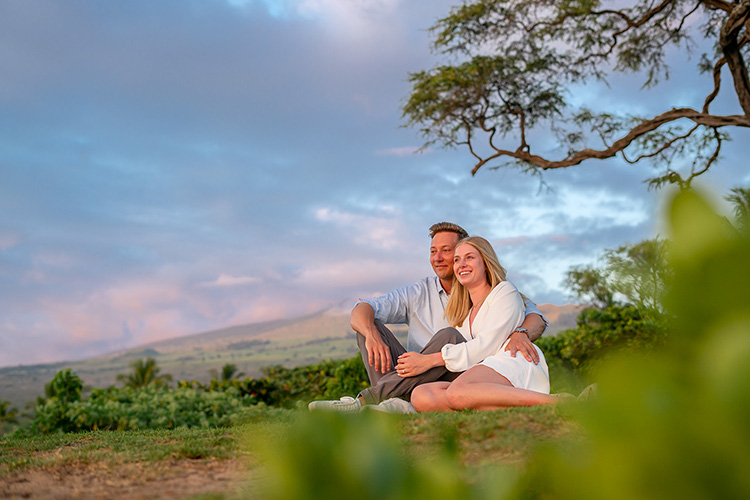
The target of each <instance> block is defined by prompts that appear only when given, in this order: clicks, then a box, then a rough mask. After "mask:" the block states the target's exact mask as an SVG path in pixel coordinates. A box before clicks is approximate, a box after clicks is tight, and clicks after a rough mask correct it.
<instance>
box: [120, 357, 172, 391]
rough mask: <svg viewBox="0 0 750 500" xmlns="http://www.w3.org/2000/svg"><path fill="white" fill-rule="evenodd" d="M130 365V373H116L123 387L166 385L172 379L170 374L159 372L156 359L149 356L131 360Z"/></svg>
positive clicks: (136, 387) (135, 387)
mask: <svg viewBox="0 0 750 500" xmlns="http://www.w3.org/2000/svg"><path fill="white" fill-rule="evenodd" d="M130 367H131V368H132V369H133V371H132V373H128V374H123V373H121V374H119V375H117V380H118V381H119V382H122V383H123V385H124V386H125V387H132V388H133V389H138V388H140V387H146V386H148V385H149V384H153V385H154V386H156V387H166V386H167V385H169V382H171V381H172V375H169V374H162V375H160V374H159V372H160V371H161V368H159V366H158V364H157V363H156V360H155V359H154V358H152V357H150V356H149V357H147V358H146V359H145V360H143V359H137V360H135V361H133V362H132V363H130Z"/></svg>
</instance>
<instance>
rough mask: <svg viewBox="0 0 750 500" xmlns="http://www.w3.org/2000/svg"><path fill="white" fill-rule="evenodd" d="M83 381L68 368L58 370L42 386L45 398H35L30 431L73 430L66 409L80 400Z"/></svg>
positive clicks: (73, 426) (73, 427)
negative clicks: (35, 403)
mask: <svg viewBox="0 0 750 500" xmlns="http://www.w3.org/2000/svg"><path fill="white" fill-rule="evenodd" d="M82 393H83V381H82V380H81V378H80V377H79V376H78V375H76V374H75V373H73V372H72V371H71V370H70V368H67V369H65V370H60V371H59V372H58V373H57V374H56V375H55V376H54V377H53V378H52V380H51V381H50V382H48V383H47V384H46V385H45V387H44V394H45V396H46V397H45V398H37V405H36V408H35V409H34V418H33V420H32V422H31V431H32V432H42V433H44V432H53V431H60V432H70V431H72V430H75V425H74V424H73V422H71V420H70V417H69V415H68V410H69V409H70V408H71V407H72V406H73V405H75V404H78V403H79V402H80V401H81V398H82Z"/></svg>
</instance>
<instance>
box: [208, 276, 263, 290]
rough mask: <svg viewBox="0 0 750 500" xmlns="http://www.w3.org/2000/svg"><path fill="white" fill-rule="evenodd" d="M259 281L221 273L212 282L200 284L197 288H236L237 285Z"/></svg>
mask: <svg viewBox="0 0 750 500" xmlns="http://www.w3.org/2000/svg"><path fill="white" fill-rule="evenodd" d="M259 281H260V279H259V278H256V277H255V276H232V275H230V274H223V273H222V274H221V275H220V276H219V277H218V278H216V279H215V280H214V281H208V282H205V283H200V284H199V285H198V286H202V287H209V288H211V287H223V286H238V285H249V284H253V283H258V282H259Z"/></svg>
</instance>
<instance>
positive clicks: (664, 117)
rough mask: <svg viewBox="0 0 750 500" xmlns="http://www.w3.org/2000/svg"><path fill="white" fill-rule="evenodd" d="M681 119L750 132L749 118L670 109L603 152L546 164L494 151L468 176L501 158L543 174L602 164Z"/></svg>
mask: <svg viewBox="0 0 750 500" xmlns="http://www.w3.org/2000/svg"><path fill="white" fill-rule="evenodd" d="M681 118H685V119H688V120H691V121H693V122H694V123H695V124H697V125H704V126H708V127H725V126H730V125H731V126H737V127H749V128H750V118H748V117H747V116H742V115H730V116H715V115H710V114H706V113H700V112H698V111H695V110H694V109H690V108H681V109H672V110H669V111H667V112H665V113H662V114H660V115H658V116H655V117H654V118H652V119H650V120H646V121H643V122H641V123H640V124H639V125H637V126H635V127H633V128H632V129H631V130H630V131H629V132H628V133H627V134H626V135H625V136H624V137H622V138H620V139H618V140H617V141H615V142H614V143H613V144H612V145H611V146H609V147H608V148H606V149H603V150H596V149H589V148H585V149H582V150H580V151H578V152H576V153H574V154H573V155H571V156H569V157H568V158H566V159H564V160H559V161H551V160H547V159H546V158H543V157H541V156H538V155H534V154H531V152H530V151H528V150H527V151H509V150H496V152H495V154H493V155H491V156H489V157H487V158H484V159H482V160H481V161H480V162H478V163H477V164H476V165H475V166H474V168H473V169H472V171H471V173H472V175H474V174H476V172H477V171H478V170H479V169H480V168H481V167H482V166H483V165H485V164H486V163H487V162H490V161H492V160H494V159H497V158H500V157H502V156H509V157H511V158H515V159H517V160H520V161H523V162H526V163H530V164H532V165H536V166H537V167H539V168H541V169H542V170H551V169H555V168H566V167H572V166H574V165H578V164H579V163H581V162H583V161H585V160H589V159H598V160H604V159H606V158H611V157H613V156H615V155H616V154H617V153H619V152H620V151H623V150H624V149H625V148H627V147H628V146H630V145H631V144H632V143H633V141H635V140H636V139H637V138H638V137H640V136H642V135H644V134H647V133H648V132H651V131H653V130H656V129H658V128H659V127H661V126H662V125H664V124H666V123H670V122H673V121H675V120H679V119H681Z"/></svg>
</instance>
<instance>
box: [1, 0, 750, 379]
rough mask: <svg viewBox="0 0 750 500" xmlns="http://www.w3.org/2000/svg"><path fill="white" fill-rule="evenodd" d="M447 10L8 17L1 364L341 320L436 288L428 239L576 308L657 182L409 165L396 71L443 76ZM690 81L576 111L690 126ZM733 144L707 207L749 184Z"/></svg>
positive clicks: (448, 156) (23, 6) (538, 296)
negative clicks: (585, 279) (228, 330)
mask: <svg viewBox="0 0 750 500" xmlns="http://www.w3.org/2000/svg"><path fill="white" fill-rule="evenodd" d="M453 3H454V2H453V1H443V0H408V1H407V0H360V1H352V0H297V1H295V0H285V1H270V0H264V1H252V0H246V1H241V0H151V1H149V2H116V1H98V0H71V1H66V2H58V1H51V0H49V1H45V0H0V74H2V75H3V78H2V79H0V211H1V212H2V217H1V218H0V366H6V365H15V364H31V363H39V362H50V361H59V360H67V359H76V358H83V357H87V356H91V355H95V354H100V353H104V352H109V351H113V350H118V349H122V348H127V347H132V346H135V345H139V344H143V343H146V342H151V341H156V340H160V339H164V338H169V337H175V336H178V335H186V334H191V333H197V332H200V331H206V330H211V329H215V328H222V327H226V326H230V325H236V324H242V323H249V322H254V321H264V320H269V319H275V318H280V317H289V316H295V315H302V314H306V313H311V312H314V311H317V310H320V309H322V308H325V307H330V306H341V305H343V307H348V306H349V305H352V304H353V303H352V300H353V299H355V298H357V297H366V296H372V295H374V294H378V293H381V292H387V291H389V290H391V289H393V288H395V287H397V286H401V285H405V284H408V283H410V282H413V281H415V280H416V279H419V278H421V277H423V276H425V275H428V274H429V273H430V268H429V264H428V262H427V250H428V243H429V240H428V237H427V228H428V227H429V226H430V225H431V224H432V223H434V222H437V221H441V220H451V221H455V222H458V223H460V224H462V225H463V226H464V227H466V228H467V229H468V230H469V232H470V233H473V234H480V235H483V236H486V237H488V238H489V239H490V240H491V241H492V242H493V243H494V244H495V247H496V249H497V251H498V254H499V255H500V257H501V260H502V261H503V263H504V264H505V266H506V267H507V268H508V269H509V274H510V278H511V279H512V280H513V281H514V282H515V283H516V285H518V286H519V288H521V289H522V290H523V291H524V292H526V294H527V295H529V296H531V297H532V298H534V299H535V300H536V301H537V302H540V303H544V302H552V303H557V304H562V303H565V302H568V301H569V297H568V296H567V295H566V291H565V290H564V289H563V288H562V287H561V281H562V279H563V278H564V273H565V271H566V270H567V269H568V268H569V267H570V266H571V265H574V264H580V263H591V262H594V261H595V259H596V257H597V256H598V255H599V254H600V253H601V252H602V251H603V250H604V249H606V248H613V247H616V246H619V245H621V244H623V243H626V242H635V241H639V240H641V239H643V238H646V237H651V236H653V235H654V234H656V232H657V231H658V228H659V226H658V211H659V208H658V207H659V200H660V196H661V193H653V192H648V191H647V189H646V185H645V184H643V182H642V181H643V180H644V179H645V178H646V177H648V176H649V175H652V174H653V170H652V168H651V167H650V166H649V165H647V164H644V165H637V166H630V165H627V164H625V163H624V162H622V161H619V160H611V161H607V162H598V163H597V162H594V163H589V164H584V165H583V166H580V167H576V168H573V169H568V170H565V171H561V172H551V173H547V174H545V175H544V177H543V179H544V181H545V183H546V185H547V186H548V188H541V189H540V182H539V179H538V178H534V177H530V176H527V175H523V174H522V173H520V172H519V171H517V170H500V171H490V170H483V171H480V172H479V173H478V174H477V176H475V177H472V176H471V175H470V173H469V172H470V169H471V167H472V162H471V158H470V157H469V155H468V153H467V152H466V151H446V150H440V149H431V150H428V151H426V152H424V153H422V154H414V153H413V152H414V150H415V149H416V148H418V147H419V146H420V145H421V143H422V140H421V138H420V137H419V135H418V133H417V131H416V130H413V129H406V128H403V127H402V125H403V124H404V121H403V119H402V118H401V112H400V106H401V105H402V104H403V102H404V99H405V97H406V95H407V94H408V91H409V85H408V81H407V78H408V74H409V72H413V71H417V70H420V69H426V68H429V67H431V66H432V65H433V64H435V63H436V61H438V60H439V58H438V56H436V55H435V54H432V53H431V52H430V49H429V42H430V38H429V33H428V32H427V28H429V26H431V25H432V24H433V22H434V21H435V20H436V19H438V18H439V17H441V16H444V15H446V14H447V13H448V12H449V9H450V6H451V5H452V4H453ZM695 63H697V59H696V60H694V61H692V62H691V63H689V64H688V65H682V64H678V66H677V67H676V68H674V69H673V74H672V79H671V80H670V82H669V83H668V84H667V85H665V86H664V87H663V88H660V89H657V90H656V91H655V92H652V93H649V94H642V93H640V91H639V89H638V86H639V85H640V83H639V82H636V80H632V79H629V78H616V79H615V80H614V81H613V87H612V88H607V87H605V86H602V85H591V86H588V87H587V88H585V89H580V90H579V91H578V92H576V93H575V94H574V95H572V96H571V99H572V100H574V101H575V100H578V101H581V102H584V101H586V102H589V103H590V104H592V105H596V104H609V105H612V104H613V103H616V105H617V106H618V107H622V108H624V109H630V110H631V111H644V112H648V111H649V110H651V109H653V110H655V111H657V112H658V111H661V110H663V108H664V103H665V102H673V103H672V104H670V106H678V105H683V104H687V105H690V106H693V107H697V106H700V105H701V104H702V101H703V98H704V96H705V95H706V93H707V90H706V89H708V88H709V85H710V81H708V80H707V79H705V78H699V77H697V76H695V74H694V72H693V70H692V68H693V67H694V64H695ZM618 89H619V92H620V93H619V94H617V93H616V92H617V91H618ZM615 95H616V96H617V98H616V99H615V98H614V97H613V96H615ZM730 97H731V95H730ZM719 104H720V105H721V103H719ZM725 106H726V107H727V108H728V109H731V107H732V101H731V99H729V100H727V101H726V104H725ZM540 134H543V133H540ZM743 134H744V135H743ZM540 137H541V138H542V145H544V144H545V141H544V136H543V135H540ZM734 137H735V141H734V142H733V143H732V144H730V145H728V146H727V147H726V148H725V150H724V157H725V158H724V160H723V162H722V163H721V164H720V165H719V166H718V167H717V168H715V169H714V172H712V173H711V174H710V175H709V176H707V178H706V181H705V182H706V184H707V185H708V186H709V187H710V188H711V189H713V190H714V191H715V192H717V193H721V192H725V191H726V190H727V189H728V188H729V187H733V186H736V185H740V184H745V185H746V184H748V182H750V177H749V176H748V169H747V168H746V166H745V165H746V164H743V163H744V159H742V157H741V156H740V155H741V151H742V144H743V141H745V142H746V141H747V139H748V138H749V137H748V134H747V133H746V132H737V133H734ZM546 142H547V143H549V141H546ZM542 148H544V146H542Z"/></svg>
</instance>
